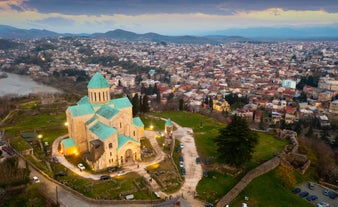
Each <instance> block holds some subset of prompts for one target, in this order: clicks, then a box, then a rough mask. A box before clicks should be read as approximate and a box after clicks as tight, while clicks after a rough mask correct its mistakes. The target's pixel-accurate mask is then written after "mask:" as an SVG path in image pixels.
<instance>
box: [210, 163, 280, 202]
mask: <svg viewBox="0 0 338 207" xmlns="http://www.w3.org/2000/svg"><path fill="white" fill-rule="evenodd" d="M279 164H280V158H279V157H274V158H272V159H271V160H268V161H266V162H265V163H263V164H261V165H260V166H258V167H256V168H255V169H253V170H251V171H250V172H248V173H247V174H246V175H245V176H244V177H243V178H242V179H241V180H240V181H239V182H238V183H237V184H236V185H235V187H233V188H232V189H231V190H230V191H229V192H228V193H227V194H226V195H225V196H223V198H221V200H220V201H219V202H218V203H217V205H216V206H217V207H224V206H226V205H229V204H230V203H231V201H233V200H234V199H235V198H236V197H237V196H238V195H239V193H240V192H242V191H243V190H244V188H246V186H248V185H249V184H250V182H251V181H252V180H253V179H255V178H256V177H258V176H261V175H263V174H265V173H267V172H269V171H270V170H272V169H274V168H276V167H277V166H278V165H279Z"/></svg>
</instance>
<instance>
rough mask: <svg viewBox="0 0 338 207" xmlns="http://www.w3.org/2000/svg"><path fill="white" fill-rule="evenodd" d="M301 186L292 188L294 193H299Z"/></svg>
mask: <svg viewBox="0 0 338 207" xmlns="http://www.w3.org/2000/svg"><path fill="white" fill-rule="evenodd" d="M300 191H301V190H300V188H294V189H293V190H292V192H293V193H295V194H298V193H300Z"/></svg>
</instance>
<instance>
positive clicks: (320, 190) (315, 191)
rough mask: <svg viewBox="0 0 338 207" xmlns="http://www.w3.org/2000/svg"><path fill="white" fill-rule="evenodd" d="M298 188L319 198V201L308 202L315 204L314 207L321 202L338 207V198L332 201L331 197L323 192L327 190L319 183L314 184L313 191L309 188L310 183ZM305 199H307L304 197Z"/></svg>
mask: <svg viewBox="0 0 338 207" xmlns="http://www.w3.org/2000/svg"><path fill="white" fill-rule="evenodd" d="M296 187H298V188H300V189H301V192H303V191H307V192H308V193H309V195H315V196H317V197H318V199H316V200H315V201H308V202H311V203H313V204H314V205H316V204H317V203H319V202H326V203H328V204H330V207H338V198H335V199H331V198H329V196H326V195H324V194H323V191H324V189H327V188H323V187H322V186H321V185H319V184H317V183H314V187H313V189H310V188H309V187H308V182H305V183H303V184H301V185H298V186H296ZM330 190H332V189H330ZM332 191H333V190H332ZM336 193H337V192H336ZM298 194H299V193H298ZM303 199H306V197H304V198H303Z"/></svg>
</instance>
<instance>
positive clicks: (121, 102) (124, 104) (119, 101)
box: [109, 97, 133, 109]
mask: <svg viewBox="0 0 338 207" xmlns="http://www.w3.org/2000/svg"><path fill="white" fill-rule="evenodd" d="M109 103H110V104H114V108H117V109H120V108H128V107H132V106H133V105H132V104H131V102H130V101H129V99H128V97H123V98H116V99H112V100H110V102H109Z"/></svg>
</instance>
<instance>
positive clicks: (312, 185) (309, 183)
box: [307, 182, 315, 190]
mask: <svg viewBox="0 0 338 207" xmlns="http://www.w3.org/2000/svg"><path fill="white" fill-rule="evenodd" d="M307 186H308V187H309V189H310V190H313V189H315V184H314V183H311V182H308V184H307Z"/></svg>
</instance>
